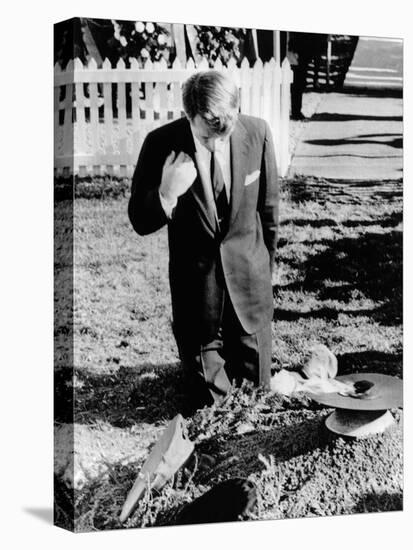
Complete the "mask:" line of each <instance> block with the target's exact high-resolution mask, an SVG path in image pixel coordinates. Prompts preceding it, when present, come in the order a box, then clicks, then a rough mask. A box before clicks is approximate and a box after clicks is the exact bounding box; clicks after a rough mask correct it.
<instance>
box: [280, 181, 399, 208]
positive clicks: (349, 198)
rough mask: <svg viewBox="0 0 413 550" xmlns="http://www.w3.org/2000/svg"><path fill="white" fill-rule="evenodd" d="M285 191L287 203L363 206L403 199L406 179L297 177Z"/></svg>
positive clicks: (284, 183)
mask: <svg viewBox="0 0 413 550" xmlns="http://www.w3.org/2000/svg"><path fill="white" fill-rule="evenodd" d="M282 192H283V195H284V196H285V197H286V199H287V200H288V201H291V202H293V203H298V204H300V203H303V202H305V201H316V202H318V203H321V204H324V203H326V202H328V203H339V204H346V205H349V204H352V203H354V204H364V203H365V202H366V201H368V202H377V200H383V199H386V200H400V199H401V198H402V196H403V180H402V179H401V178H400V179H393V180H333V179H327V178H318V177H313V176H309V177H307V176H297V177H295V178H294V179H287V180H285V181H284V182H283V186H282Z"/></svg>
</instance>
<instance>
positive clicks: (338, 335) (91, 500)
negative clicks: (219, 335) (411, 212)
mask: <svg viewBox="0 0 413 550" xmlns="http://www.w3.org/2000/svg"><path fill="white" fill-rule="evenodd" d="M282 196H283V200H282V208H281V228H280V242H279V253H278V268H277V273H276V280H275V285H274V303H275V314H274V323H273V357H272V360H273V368H274V370H279V369H281V368H288V369H297V368H299V367H300V366H301V365H302V364H303V363H304V362H305V360H306V358H307V357H308V355H309V351H310V349H311V347H312V346H313V344H315V343H323V344H326V345H327V346H328V347H329V348H330V349H331V351H332V352H333V353H334V354H335V355H336V356H337V358H338V366H339V374H346V373H350V372H363V371H365V372H377V373H384V374H391V375H394V376H398V377H402V183H401V182H400V181H385V182H351V183H350V182H341V183H339V182H329V181H326V180H321V179H311V178H306V179H300V178H298V179H296V180H294V181H287V182H284V184H283V193H282ZM65 208H67V204H66V203H65V201H63V202H61V203H59V204H58V209H59V211H61V212H62V213H63V211H64V209H65ZM126 210H127V197H126V198H125V197H123V198H118V199H107V200H97V199H88V200H87V199H78V200H76V204H75V211H74V239H75V257H74V259H75V266H76V267H75V275H74V288H75V292H74V304H73V307H74V320H75V322H74V337H75V348H74V364H75V377H74V378H73V379H72V377H71V370H70V369H69V368H66V367H67V364H68V363H67V354H66V355H65V350H64V349H63V344H61V343H60V341H59V335H65V334H67V331H68V330H69V329H68V327H67V323H66V322H65V319H64V318H62V319H61V320H60V319H57V321H56V352H57V354H56V356H57V357H58V360H57V370H56V391H57V396H58V397H59V401H57V402H56V415H57V422H56V442H57V448H56V457H55V463H56V487H57V507H56V514H57V517H58V518H59V520H60V522H63V523H66V524H67V525H70V523H71V522H70V519H69V518H68V516H67V508H68V505H69V504H70V503H71V502H73V499H74V501H75V504H76V519H75V528H76V530H78V531H88V530H101V529H115V528H120V527H121V525H120V524H119V522H118V519H117V518H118V516H119V513H120V509H121V507H122V504H123V501H124V499H125V497H126V494H127V492H128V490H129V489H130V487H131V485H132V483H133V481H134V480H135V478H136V475H137V472H138V471H139V468H140V466H141V465H142V463H143V461H144V460H145V458H146V456H147V453H148V449H150V447H151V445H152V444H153V443H154V441H156V438H157V437H158V435H159V433H160V432H161V431H162V428H163V426H164V425H165V423H166V422H167V421H168V420H169V419H171V418H172V417H173V416H174V415H175V414H176V412H178V411H179V410H180V406H181V403H182V388H181V382H182V380H181V371H180V366H179V359H178V356H177V352H176V349H175V344H174V340H173V337H172V332H171V328H170V320H171V309H170V298H169V288H168V280H167V271H168V269H167V262H168V251H167V240H166V231H165V230H161V231H159V232H158V233H156V234H154V235H151V236H147V237H139V236H138V235H136V234H135V233H134V232H133V230H132V228H131V226H130V223H129V220H128V218H127V213H126ZM58 217H59V214H58ZM62 230H64V229H62ZM58 270H60V272H61V274H63V273H64V272H65V268H64V265H60V266H58ZM62 276H63V275H62ZM63 300H64V287H63V286H62V287H61V289H59V288H58V289H57V294H56V303H57V304H61V303H62V301H63ZM69 364H70V363H69ZM73 388H74V391H75V426H74V430H73V429H72V427H71V426H69V425H68V424H67V421H68V415H67V410H65V404H67V403H70V393H71V392H72V390H73ZM329 412H330V410H329V409H326V408H323V407H321V406H319V405H317V404H315V403H313V402H311V401H310V400H309V399H308V398H306V397H305V396H303V395H295V396H293V397H292V398H281V397H278V396H275V395H270V394H266V393H263V392H261V391H255V390H252V389H251V388H248V387H245V388H242V389H241V390H237V391H235V392H234V394H233V395H232V396H231V398H230V399H229V401H228V402H226V404H225V406H223V407H222V408H215V407H212V408H210V409H208V408H207V409H204V410H202V411H199V412H198V413H197V414H196V415H195V416H194V417H192V418H188V419H187V429H188V432H189V435H190V437H191V439H192V440H193V441H194V442H195V443H196V452H195V456H194V457H193V458H192V459H191V461H190V462H189V464H187V465H186V467H185V468H184V469H182V471H181V472H180V473H179V475H178V476H176V478H175V479H174V480H171V482H170V483H168V484H167V486H166V487H165V488H164V489H163V490H162V491H161V492H160V493H159V494H157V495H155V494H152V495H148V496H147V497H146V498H145V499H144V500H142V501H141V503H140V505H139V507H138V509H137V510H136V512H135V513H134V514H133V516H132V517H131V518H130V520H128V523H127V524H126V526H129V527H138V526H151V525H165V524H168V523H169V522H170V521H171V518H172V517H173V514H174V513H175V512H176V511H177V510H178V509H179V507H180V506H181V505H182V504H184V503H185V502H188V501H190V500H192V498H193V497H195V496H198V495H200V494H202V493H203V492H205V491H206V490H207V489H208V488H209V487H211V485H213V484H214V483H215V482H216V481H218V480H222V479H226V478H228V477H231V476H236V475H241V476H249V477H250V478H251V479H252V480H253V481H255V483H256V484H257V486H258V488H259V500H258V505H257V507H256V509H255V511H254V513H253V515H252V516H251V517H252V519H278V518H291V517H308V516H327V515H335V514H351V513H356V512H369V511H381V510H383V511H385V510H400V509H401V508H402V493H403V486H402V482H403V469H402V468H403V464H402V414H401V411H398V410H397V411H393V414H394V416H395V418H396V420H397V425H396V427H395V428H394V429H392V430H390V431H389V432H387V433H385V434H384V435H381V436H376V437H373V438H369V439H362V440H358V441H353V442H347V441H344V440H343V439H341V438H332V437H328V436H327V435H326V434H325V432H324V430H323V428H322V426H323V419H324V418H325V417H326V415H327V414H328V413H329ZM73 432H74V433H73ZM73 439H74V442H75V454H74V455H71V454H70V453H68V448H69V447H68V442H70V441H73ZM73 469H74V471H75V485H76V490H75V491H74V494H73V493H72V491H70V490H68V489H67V488H66V485H65V480H67V478H70V477H71V474H70V472H71V471H73Z"/></svg>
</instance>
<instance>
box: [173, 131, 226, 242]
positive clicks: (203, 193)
mask: <svg viewBox="0 0 413 550" xmlns="http://www.w3.org/2000/svg"><path fill="white" fill-rule="evenodd" d="M181 137H182V142H181V147H182V151H184V152H185V153H187V154H188V155H189V156H190V157H191V158H192V160H193V161H194V163H195V166H196V169H197V178H196V180H195V181H194V183H193V184H192V185H191V187H190V188H189V191H190V193H191V194H192V196H193V198H194V199H195V202H196V204H197V206H198V209H199V212H200V215H201V218H202V220H203V221H204V225H205V227H206V228H207V229H208V230H209V231H210V232H211V233H212V234H214V233H215V231H216V223H217V222H216V208H215V203H214V198H213V196H212V189H211V185H210V184H209V182H208V178H207V176H206V174H205V173H204V170H203V169H202V165H201V163H200V162H199V161H198V155H197V153H196V149H195V143H194V138H193V136H192V132H191V128H190V125H189V122H188V121H187V120H185V121H184V128H183V132H182V136H181ZM177 152H178V151H177Z"/></svg>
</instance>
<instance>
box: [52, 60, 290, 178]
mask: <svg viewBox="0 0 413 550" xmlns="http://www.w3.org/2000/svg"><path fill="white" fill-rule="evenodd" d="M208 68H209V67H208V63H207V61H206V60H203V61H202V62H201V63H200V64H198V66H195V64H194V62H193V60H192V59H190V60H189V61H188V63H187V64H186V66H185V67H182V66H181V64H180V63H179V61H178V60H176V61H175V63H174V64H173V67H172V68H168V67H167V66H166V63H162V62H161V63H151V62H147V63H146V65H145V66H144V68H143V69H142V68H140V67H139V65H138V62H137V61H136V60H131V66H130V67H129V68H126V67H125V63H124V61H123V60H120V61H119V62H118V64H117V66H116V68H112V66H111V64H110V62H109V60H105V62H104V63H103V66H102V68H98V67H97V64H96V62H95V60H94V59H92V60H91V61H90V62H89V63H88V65H87V66H84V65H83V64H82V62H81V61H80V60H79V59H75V60H74V61H71V62H70V63H69V64H68V65H67V67H66V68H65V70H62V69H61V67H60V66H59V65H56V66H55V78H54V129H55V140H54V141H55V155H54V157H55V172H56V175H61V174H63V175H66V174H67V175H68V174H72V173H74V174H79V176H87V175H91V174H95V175H103V174H109V175H119V176H121V177H122V176H130V175H131V174H132V173H133V169H134V167H135V165H136V162H137V159H138V155H139V151H140V148H141V145H142V143H143V140H144V138H145V136H146V135H147V133H148V132H149V131H150V130H152V129H154V128H156V127H158V126H160V125H163V124H165V123H167V122H169V121H171V120H173V119H176V118H179V117H181V116H182V115H183V110H182V109H183V108H182V97H181V85H182V83H183V82H184V81H185V80H186V79H187V78H188V77H189V76H190V75H191V74H192V73H193V72H195V71H199V70H206V69H208ZM214 69H217V70H222V71H227V72H229V73H230V74H231V76H232V78H233V79H234V80H235V81H236V82H237V84H238V86H239V88H240V96H241V107H240V110H241V112H242V113H244V114H249V115H253V116H258V117H261V118H264V119H265V120H266V121H267V122H268V123H269V125H270V127H271V130H272V134H273V138H274V145H275V151H276V156H277V162H278V166H279V171H280V174H281V175H285V174H286V172H287V169H288V165H289V162H290V156H289V112H290V84H291V81H292V71H291V68H290V65H289V63H288V60H287V59H285V60H284V62H283V64H282V66H280V65H278V64H277V63H276V62H275V60H274V59H271V61H269V62H268V63H265V64H263V63H262V61H261V60H257V62H256V63H255V64H254V66H253V67H250V65H249V63H248V61H247V60H246V59H244V61H243V62H242V64H241V67H240V68H238V67H237V66H236V64H235V62H233V63H230V64H229V65H228V67H223V65H222V63H221V62H220V61H218V62H217V63H216V64H215V66H214Z"/></svg>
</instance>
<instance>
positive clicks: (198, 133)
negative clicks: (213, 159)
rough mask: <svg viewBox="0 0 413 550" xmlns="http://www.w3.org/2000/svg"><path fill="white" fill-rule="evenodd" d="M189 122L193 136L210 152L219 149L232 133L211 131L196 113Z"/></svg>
mask: <svg viewBox="0 0 413 550" xmlns="http://www.w3.org/2000/svg"><path fill="white" fill-rule="evenodd" d="M190 124H191V128H192V132H193V134H194V136H195V137H196V138H197V140H198V141H199V142H200V143H201V144H202V145H203V146H204V147H205V148H206V149H208V151H210V152H211V153H214V152H216V151H219V150H220V149H221V148H222V147H223V145H224V144H225V143H226V142H227V141H228V140H229V137H230V135H231V133H232V131H230V132H228V133H227V134H225V135H217V134H213V133H211V130H210V129H209V128H208V126H207V124H206V123H205V121H204V120H203V118H202V117H201V116H200V115H196V116H195V117H194V118H193V120H190Z"/></svg>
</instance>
